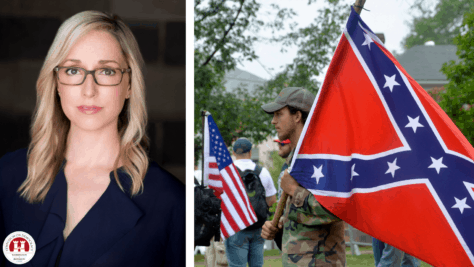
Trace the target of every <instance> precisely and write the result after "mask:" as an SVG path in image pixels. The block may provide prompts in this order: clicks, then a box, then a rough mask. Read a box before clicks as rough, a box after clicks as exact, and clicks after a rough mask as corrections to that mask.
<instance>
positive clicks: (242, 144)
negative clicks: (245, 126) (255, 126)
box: [233, 138, 252, 154]
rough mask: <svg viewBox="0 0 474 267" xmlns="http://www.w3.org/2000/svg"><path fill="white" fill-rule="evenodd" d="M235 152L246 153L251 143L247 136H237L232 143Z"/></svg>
mask: <svg viewBox="0 0 474 267" xmlns="http://www.w3.org/2000/svg"><path fill="white" fill-rule="evenodd" d="M233 149H234V152H235V154H243V153H247V152H249V151H250V150H251V149H252V143H250V141H249V140H248V139H247V138H239V139H237V141H235V143H234V147H233Z"/></svg>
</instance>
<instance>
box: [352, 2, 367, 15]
mask: <svg viewBox="0 0 474 267" xmlns="http://www.w3.org/2000/svg"><path fill="white" fill-rule="evenodd" d="M364 4H365V0H356V1H355V3H354V10H355V12H357V14H359V15H360V12H362V8H364Z"/></svg>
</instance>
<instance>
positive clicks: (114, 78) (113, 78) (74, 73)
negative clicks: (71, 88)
mask: <svg viewBox="0 0 474 267" xmlns="http://www.w3.org/2000/svg"><path fill="white" fill-rule="evenodd" d="M54 71H55V72H56V73H57V76H58V81H59V83H61V84H64V85H81V84H83V83H84V81H85V80H86V77H87V75H88V74H92V77H94V81H95V83H96V84H98V85H104V86H114V85H119V84H120V83H121V82H122V78H123V74H124V73H125V72H127V73H130V72H132V70H131V69H130V68H128V69H114V68H100V69H95V70H85V69H83V68H78V67H56V68H54Z"/></svg>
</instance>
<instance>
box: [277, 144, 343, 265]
mask: <svg viewBox="0 0 474 267" xmlns="http://www.w3.org/2000/svg"><path fill="white" fill-rule="evenodd" d="M292 154H293V152H292ZM292 154H291V155H292ZM291 155H290V157H288V158H289V159H290V160H291ZM281 220H282V222H283V238H282V249H283V255H282V263H283V266H291V267H293V266H341V267H344V266H345V265H346V250H345V249H346V246H345V242H344V222H343V221H341V219H339V218H337V217H336V216H335V215H333V214H332V213H330V212H329V211H328V210H326V209H325V208H324V207H323V206H321V204H319V202H318V201H317V200H316V198H315V197H314V196H313V194H311V192H309V191H308V190H306V189H305V188H303V187H301V186H300V187H298V188H297V189H296V191H295V193H294V196H293V197H291V196H289V197H288V200H287V202H286V207H285V211H284V214H283V216H282V217H281Z"/></svg>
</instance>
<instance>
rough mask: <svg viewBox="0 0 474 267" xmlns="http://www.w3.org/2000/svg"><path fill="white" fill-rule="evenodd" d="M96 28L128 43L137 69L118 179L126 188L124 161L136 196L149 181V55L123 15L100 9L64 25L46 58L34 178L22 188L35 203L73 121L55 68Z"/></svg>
mask: <svg viewBox="0 0 474 267" xmlns="http://www.w3.org/2000/svg"><path fill="white" fill-rule="evenodd" d="M91 30H104V31H107V32H109V33H110V34H112V36H114V37H115V38H116V40H117V41H118V43H119V44H120V46H121V47H122V52H123V54H124V57H125V59H126V61H127V63H128V65H129V67H130V68H131V70H132V72H131V73H130V75H131V76H130V77H131V79H130V83H131V95H130V98H129V99H126V100H125V104H124V107H123V110H122V111H121V113H120V115H119V119H118V125H117V127H118V133H119V136H120V153H119V155H118V156H117V158H116V160H115V163H114V177H115V180H116V181H117V184H118V185H119V186H120V188H121V189H122V190H124V188H123V186H122V184H121V183H120V180H119V178H118V175H117V167H118V163H119V160H120V159H121V160H122V163H123V166H122V167H123V169H124V171H125V172H126V173H127V174H128V175H130V177H131V187H130V190H129V191H130V194H131V196H134V195H136V194H138V193H140V192H141V191H142V190H143V179H144V178H145V174H146V171H147V169H148V164H149V161H148V156H147V151H148V148H149V139H148V136H147V135H146V129H145V127H146V123H147V116H148V115H147V111H146V105H145V82H144V78H143V73H142V68H143V66H144V63H143V58H142V55H141V53H140V50H139V47H138V44H137V41H136V40H135V37H134V36H133V34H132V32H131V30H130V29H129V28H128V27H127V26H126V24H125V23H124V22H123V21H122V20H121V19H120V18H119V17H117V16H112V15H109V14H106V13H103V12H98V11H84V12H81V13H78V14H76V15H74V16H72V17H71V18H69V19H67V20H66V21H65V22H64V23H63V24H62V25H61V27H60V28H59V30H58V33H57V34H56V37H55V38H54V41H53V44H52V45H51V47H50V49H49V51H48V54H47V56H46V59H45V62H44V64H43V67H42V68H41V71H40V74H39V77H38V81H37V83H36V92H37V97H36V107H35V110H34V113H33V117H32V123H31V129H30V133H31V143H30V144H29V146H28V153H27V155H28V176H27V178H26V180H25V181H24V182H23V184H22V185H21V186H20V188H19V189H18V192H20V193H21V196H22V197H23V198H25V199H26V200H27V201H28V202H30V203H36V202H42V201H43V200H44V198H45V197H46V194H47V193H48V191H49V189H50V188H51V185H52V184H53V182H54V178H55V177H56V174H57V173H58V171H59V170H60V168H61V165H62V163H63V160H64V158H65V150H66V140H67V135H68V132H69V129H70V121H69V119H68V118H67V117H66V115H65V114H64V112H63V110H62V108H61V104H60V99H59V96H58V95H57V94H56V90H57V81H56V78H55V75H54V73H53V69H54V68H55V67H56V66H57V65H59V64H60V63H61V62H62V61H63V60H65V58H66V56H67V55H68V53H69V51H70V49H71V47H72V46H73V45H74V44H75V43H76V41H77V40H78V39H79V38H81V37H82V36H84V35H85V34H87V33H88V32H90V31H91Z"/></svg>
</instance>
